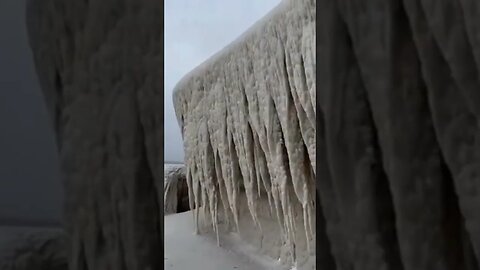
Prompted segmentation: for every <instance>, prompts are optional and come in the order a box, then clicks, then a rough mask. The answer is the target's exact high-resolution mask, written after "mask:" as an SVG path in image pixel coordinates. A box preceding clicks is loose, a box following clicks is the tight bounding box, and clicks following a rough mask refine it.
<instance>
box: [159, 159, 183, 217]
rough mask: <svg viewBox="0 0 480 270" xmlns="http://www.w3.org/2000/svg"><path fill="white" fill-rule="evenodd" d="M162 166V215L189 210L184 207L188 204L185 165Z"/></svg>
mask: <svg viewBox="0 0 480 270" xmlns="http://www.w3.org/2000/svg"><path fill="white" fill-rule="evenodd" d="M164 166H165V170H164V178H165V184H164V188H163V194H164V195H163V207H164V208H163V210H164V212H163V213H164V215H168V214H174V213H178V212H183V211H186V210H189V209H188V208H187V207H186V206H187V205H188V186H187V177H186V169H185V165H183V164H181V165H180V164H165V165H164ZM182 208H183V209H182ZM185 208H187V209H185Z"/></svg>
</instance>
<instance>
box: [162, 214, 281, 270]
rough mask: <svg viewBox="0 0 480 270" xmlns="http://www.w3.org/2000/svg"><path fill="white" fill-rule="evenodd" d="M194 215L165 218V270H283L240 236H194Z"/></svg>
mask: <svg viewBox="0 0 480 270" xmlns="http://www.w3.org/2000/svg"><path fill="white" fill-rule="evenodd" d="M193 224H194V222H193V217H192V212H191V211H188V212H184V213H180V214H173V215H168V216H165V255H164V261H165V269H167V270H185V269H199V270H207V269H208V270H228V269H236V270H242V269H243V270H252V269H255V270H273V269H275V270H281V269H283V268H282V266H281V265H279V264H277V262H275V261H273V260H271V259H269V258H267V257H263V256H258V255H256V252H255V249H254V248H253V247H251V246H248V245H246V244H245V243H243V242H242V241H241V240H240V239H239V238H238V237H237V236H236V234H233V233H231V234H223V235H221V236H220V237H221V241H220V242H221V247H219V246H218V245H217V240H216V236H215V235H214V234H200V235H196V234H195V233H194V231H195V229H194V225H193Z"/></svg>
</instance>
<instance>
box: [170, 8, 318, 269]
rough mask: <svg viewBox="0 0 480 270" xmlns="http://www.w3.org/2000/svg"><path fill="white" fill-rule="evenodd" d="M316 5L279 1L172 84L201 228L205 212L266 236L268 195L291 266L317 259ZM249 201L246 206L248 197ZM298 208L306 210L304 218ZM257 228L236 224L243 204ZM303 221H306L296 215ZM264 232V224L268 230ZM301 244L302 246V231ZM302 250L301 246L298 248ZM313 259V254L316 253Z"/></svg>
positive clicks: (215, 226)
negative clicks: (303, 258) (301, 256)
mask: <svg viewBox="0 0 480 270" xmlns="http://www.w3.org/2000/svg"><path fill="white" fill-rule="evenodd" d="M315 104H316V101H315V1H312V0H300V1H298V0H296V1H290V0H287V1H283V2H282V3H281V4H280V5H279V6H278V7H277V8H275V9H274V10H273V11H272V12H271V13H270V14H269V15H267V16H266V17H265V18H263V19H262V20H261V21H259V22H258V23H257V24H256V25H255V26H253V27H252V28H251V29H250V30H249V31H248V32H247V33H245V34H243V35H242V36H241V37H240V38H239V39H238V40H236V41H235V42H234V43H232V44H231V45H229V46H228V47H227V48H225V49H224V50H222V51H221V52H219V53H217V54H216V55H215V56H213V57H212V58H211V59H209V60H208V61H207V62H205V63H203V64H202V65H201V66H199V67H198V68H196V69H195V70H193V71H192V72H191V73H190V74H188V75H187V76H186V77H185V78H183V79H182V81H181V82H180V83H179V84H178V85H177V86H176V89H175V92H174V105H175V110H176V113H177V117H178V121H179V124H180V127H181V130H182V134H183V139H184V146H185V159H186V165H187V183H188V186H189V194H190V199H191V205H190V206H191V207H190V208H191V209H194V208H195V206H198V205H202V206H204V207H197V208H196V211H195V222H196V224H197V230H198V226H199V211H205V213H203V215H204V216H207V217H209V220H210V221H211V224H212V226H213V230H215V231H217V232H218V230H219V228H218V223H219V222H218V221H219V216H220V215H224V216H225V217H226V218H227V219H228V220H230V221H232V223H233V224H235V226H236V230H237V231H242V230H248V228H246V227H242V226H247V227H248V226H250V227H251V226H255V228H256V229H257V230H259V231H260V232H261V233H263V232H264V230H267V229H272V228H266V227H265V228H264V227H263V225H264V223H262V222H260V218H259V215H260V214H264V213H261V212H259V208H260V207H261V206H260V205H259V204H260V202H262V201H263V200H262V198H266V203H267V204H268V206H269V207H268V208H266V209H264V210H265V211H267V212H269V213H271V214H272V215H271V216H272V218H273V219H275V220H276V222H277V224H278V225H277V228H276V230H278V234H277V237H278V236H280V237H281V238H282V239H283V245H285V246H287V247H288V248H289V253H288V254H289V256H290V259H291V260H290V261H291V263H293V262H295V261H297V257H298V256H297V253H298V252H305V250H307V252H306V253H307V254H308V255H312V254H314V249H315V247H314V244H313V243H314V235H315V228H314V225H315V174H316V172H315V150H316V149H315V123H316V119H315ZM243 199H246V200H243ZM295 205H299V206H300V208H299V209H300V211H299V212H300V214H299V213H298V212H296V211H295V210H297V209H296V208H295ZM243 206H246V207H248V212H249V215H250V217H251V224H245V225H242V226H240V223H241V222H240V219H244V218H245V217H244V216H241V215H240V208H241V207H243ZM298 217H300V219H299V218H298ZM265 226H266V225H265ZM299 228H301V230H300V233H302V234H304V235H303V236H302V237H303V238H305V239H306V241H304V242H305V243H304V244H305V246H303V247H301V245H298V241H297V240H298V239H299V237H300V236H298V235H296V234H297V233H298V229H299ZM302 248H304V249H305V250H301V249H302ZM312 256H313V255H312Z"/></svg>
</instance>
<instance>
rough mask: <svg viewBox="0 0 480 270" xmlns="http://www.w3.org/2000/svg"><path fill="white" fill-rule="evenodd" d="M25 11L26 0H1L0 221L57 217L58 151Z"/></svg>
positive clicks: (58, 198) (59, 209)
mask: <svg viewBox="0 0 480 270" xmlns="http://www.w3.org/2000/svg"><path fill="white" fill-rule="evenodd" d="M24 14H25V1H24V0H0V220H3V219H7V218H33V219H37V218H41V219H57V220H58V219H59V217H60V214H61V201H62V192H61V189H62V188H61V182H60V177H59V168H58V156H57V153H56V150H55V144H54V138H53V133H52V130H51V129H50V126H49V125H50V123H49V120H48V118H47V112H46V109H45V106H44V103H43V96H42V95H41V92H40V88H39V86H38V83H37V77H36V73H35V69H34V66H33V61H32V55H31V52H30V48H29V46H28V43H27V33H26V27H25V15H24Z"/></svg>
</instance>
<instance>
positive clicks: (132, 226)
mask: <svg viewBox="0 0 480 270" xmlns="http://www.w3.org/2000/svg"><path fill="white" fill-rule="evenodd" d="M161 3H162V2H161V1H156V0H138V1H137V0H135V1H131V0H101V1H62V0H60V1H59V0H30V1H28V10H27V12H28V15H27V18H28V21H27V26H28V30H29V36H30V42H31V47H32V51H33V55H34V60H35V64H36V68H37V73H38V77H39V80H40V83H41V87H42V90H43V92H44V94H45V99H46V101H47V105H48V109H49V111H50V113H51V116H52V120H53V127H54V129H55V130H56V134H57V144H58V150H59V153H60V158H61V165H62V174H63V178H64V179H65V192H66V195H65V198H66V207H65V216H66V231H67V233H68V235H69V237H70V240H71V243H70V245H69V255H70V258H69V266H70V267H71V269H82V270H85V269H118V270H120V269H122V270H134V269H135V270H145V269H160V268H161V265H162V263H163V258H161V256H159V254H162V235H163V233H162V224H163V222H162V220H163V213H162V212H163V211H162V210H163V192H162V189H163V184H164V179H163V150H162V149H163V112H162V109H161V108H162V106H163V103H162V96H163V90H162V89H163V83H162V77H161V76H162V74H163V51H162V50H161V44H162V42H163V40H162V35H163V33H162V31H163V28H162V21H161V20H162V17H161V16H160V14H161V13H162V6H161Z"/></svg>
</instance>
